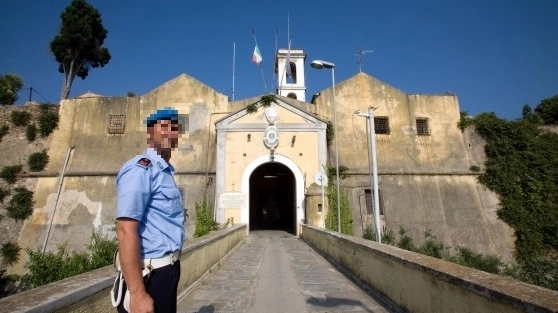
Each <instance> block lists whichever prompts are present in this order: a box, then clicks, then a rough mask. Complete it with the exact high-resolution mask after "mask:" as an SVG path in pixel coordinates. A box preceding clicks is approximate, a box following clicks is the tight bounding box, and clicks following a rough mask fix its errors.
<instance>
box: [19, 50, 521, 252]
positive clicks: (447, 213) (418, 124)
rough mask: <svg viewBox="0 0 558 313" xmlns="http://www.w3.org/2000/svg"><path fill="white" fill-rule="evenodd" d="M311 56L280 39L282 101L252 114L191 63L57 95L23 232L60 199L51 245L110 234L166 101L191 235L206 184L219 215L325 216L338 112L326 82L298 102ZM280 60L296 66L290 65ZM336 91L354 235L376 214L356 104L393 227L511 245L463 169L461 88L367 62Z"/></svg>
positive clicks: (33, 239) (468, 149)
mask: <svg viewBox="0 0 558 313" xmlns="http://www.w3.org/2000/svg"><path fill="white" fill-rule="evenodd" d="M287 55H288V56H289V59H288V60H287ZM305 59H306V55H305V53H304V51H303V50H302V49H292V50H291V53H290V54H288V53H287V51H286V50H284V49H279V50H278V51H277V54H276V62H275V64H276V73H277V74H278V82H279V83H278V87H277V95H276V102H277V103H275V104H273V105H271V106H269V107H267V108H263V107H260V108H259V109H258V111H257V112H256V113H251V114H250V113H248V112H247V110H246V107H247V106H248V105H250V104H253V103H258V102H259V101H260V99H261V97H255V98H250V99H243V100H239V101H234V102H230V101H229V100H228V97H227V96H226V95H224V94H221V93H219V92H217V91H216V90H214V89H212V88H211V87H209V86H207V85H205V84H203V83H202V82H200V81H197V80H196V79H194V78H192V77H190V76H188V75H186V74H182V75H180V76H178V77H176V78H174V79H172V80H170V81H168V82H166V83H164V84H163V85H161V86H159V87H158V88H156V89H154V90H152V91H150V92H148V93H146V94H144V95H142V96H139V97H79V98H76V99H69V100H63V101H62V102H61V103H60V111H59V112H60V124H59V127H58V129H57V130H56V131H55V133H54V134H53V137H52V142H51V147H50V150H49V151H48V154H49V157H50V163H49V165H48V167H47V169H46V173H45V174H44V175H43V176H42V177H38V178H36V186H35V190H36V191H35V201H36V203H35V210H34V213H33V216H32V217H31V218H29V219H28V220H27V221H25V224H24V225H23V228H22V230H21V233H20V238H19V244H20V245H21V246H22V247H31V248H32V249H36V248H37V247H41V245H42V244H43V241H44V238H45V234H46V232H47V228H48V224H49V221H50V216H51V214H52V212H53V211H54V210H55V211H54V217H53V219H52V229H51V230H50V235H49V239H48V244H47V250H53V249H55V248H56V247H57V246H58V245H60V244H62V243H64V242H67V243H68V244H69V246H70V247H71V248H74V249H83V248H84V247H85V246H86V245H87V244H88V243H89V238H90V236H91V232H92V231H93V230H97V231H99V232H100V233H101V234H107V233H110V229H111V228H112V227H113V226H114V223H115V221H114V212H115V209H116V208H115V203H116V201H115V196H116V188H115V178H116V174H117V173H118V170H119V169H120V167H121V166H122V164H123V163H124V162H125V161H126V160H127V159H129V158H130V157H132V156H133V155H135V154H139V153H141V152H142V151H143V150H144V149H145V125H144V124H143V121H144V119H145V117H146V116H147V115H148V114H150V113H151V112H152V111H153V110H155V109H156V108H162V107H168V106H172V107H175V108H177V109H178V110H179V112H180V113H181V114H182V115H184V117H185V121H186V124H185V134H184V136H183V137H182V139H181V142H180V144H179V147H178V149H177V151H176V152H175V153H174V154H173V157H172V159H171V162H172V164H173V165H174V166H175V168H176V183H177V184H178V185H179V187H180V188H181V189H182V190H183V192H184V194H185V195H186V197H185V205H186V207H187V209H188V215H189V218H188V219H187V222H186V227H187V232H188V234H189V236H192V234H193V232H194V228H195V218H196V213H195V203H201V202H202V200H203V199H204V197H205V198H206V199H207V200H208V202H209V203H210V204H212V205H214V206H215V218H216V220H217V222H219V223H222V224H224V223H226V222H227V221H229V222H231V221H233V222H234V223H245V224H248V226H249V229H250V230H255V229H282V230H286V231H289V232H291V233H293V234H297V232H298V229H299V228H298V227H297V226H298V225H299V224H300V223H303V222H305V223H309V224H312V225H316V226H320V227H324V218H325V215H326V214H327V210H328V203H327V197H326V201H325V202H326V203H322V196H321V187H320V186H319V185H318V183H317V182H316V181H315V176H316V173H319V172H323V171H324V167H325V166H326V165H329V166H334V161H333V160H334V159H335V149H334V145H333V144H332V145H331V146H330V145H328V143H327V135H326V134H327V127H328V122H330V121H333V107H332V89H331V88H329V89H326V90H322V91H320V92H318V93H316V94H314V96H313V97H312V100H311V101H310V102H307V101H306V99H307V97H306V92H307V90H306V86H305V75H304V71H305V66H307V65H306V64H305ZM285 66H289V67H290V71H291V73H292V77H286V74H285V73H286V71H285ZM335 91H336V107H337V124H338V125H337V128H338V134H335V136H338V137H337V138H338V140H339V155H338V158H339V164H340V165H342V166H346V167H347V168H348V171H347V173H346V174H347V178H345V179H343V180H341V184H340V186H341V190H342V191H343V192H346V194H347V196H348V202H349V206H350V209H351V211H352V219H353V228H354V230H355V235H356V236H361V235H362V232H363V229H365V228H366V226H371V227H373V225H374V223H373V210H372V197H371V196H370V194H371V190H370V177H369V161H368V144H367V138H368V137H367V128H366V119H364V118H361V117H358V116H356V115H355V113H354V112H355V111H356V110H360V111H362V112H366V111H367V109H368V107H370V106H372V107H374V108H375V111H374V114H375V119H374V125H375V130H376V136H375V140H376V147H377V164H378V177H379V178H378V180H379V184H378V187H379V191H380V193H379V202H380V214H381V221H382V227H383V228H384V229H391V230H394V231H396V232H397V231H398V230H399V229H400V227H403V228H405V229H406V230H407V232H408V234H410V235H412V236H413V237H414V238H415V239H416V240H417V241H418V242H422V239H423V234H424V231H427V230H429V231H430V232H431V233H432V234H434V235H435V236H436V238H437V239H438V240H441V241H442V242H443V243H444V244H446V245H448V246H454V247H456V246H465V247H469V248H471V249H472V250H474V251H477V252H482V253H490V254H498V255H500V256H501V257H502V258H503V259H504V260H510V259H511V258H512V255H513V240H514V238H513V231H512V229H511V228H509V227H508V226H507V225H506V224H504V223H503V222H502V221H500V220H499V219H498V218H497V216H496V208H497V206H498V198H497V196H496V195H495V194H494V193H492V192H490V191H488V190H487V189H485V188H484V187H483V186H482V185H480V184H479V183H478V182H477V176H478V173H477V172H472V171H471V170H470V169H469V168H470V167H471V166H473V165H476V166H480V167H481V168H482V165H483V164H484V156H483V142H482V140H481V139H480V138H479V137H478V136H476V135H475V133H474V132H473V131H470V130H467V131H465V132H464V133H462V132H461V131H460V130H459V129H458V127H457V123H458V121H459V118H460V111H459V104H458V100H457V97H456V96H455V95H453V94H443V95H413V94H406V93H405V92H403V91H401V90H399V89H397V88H395V87H392V86H390V85H388V84H386V83H384V82H382V81H380V80H378V79H376V78H374V77H372V76H370V75H368V74H366V73H362V72H361V73H358V74H356V75H354V76H352V77H349V78H348V79H346V80H344V81H341V82H339V83H338V84H337V85H336V86H335ZM66 159H67V163H66V162H65V161H66ZM65 164H66V167H64V165H65ZM61 173H64V175H63V177H64V178H63V183H62V185H61V188H60V195H59V197H57V191H58V186H59V182H60V174H61ZM55 206H56V208H55Z"/></svg>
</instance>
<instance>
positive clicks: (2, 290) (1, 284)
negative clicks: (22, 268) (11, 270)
mask: <svg viewBox="0 0 558 313" xmlns="http://www.w3.org/2000/svg"><path fill="white" fill-rule="evenodd" d="M8 283H9V278H8V276H7V275H6V270H0V298H3V297H5V296H7V295H8V292H7V290H6V289H7V288H6V287H7V286H8Z"/></svg>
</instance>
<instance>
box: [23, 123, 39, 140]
mask: <svg viewBox="0 0 558 313" xmlns="http://www.w3.org/2000/svg"><path fill="white" fill-rule="evenodd" d="M25 137H27V141H29V142H33V141H35V139H37V126H35V124H29V125H27V128H26V129H25Z"/></svg>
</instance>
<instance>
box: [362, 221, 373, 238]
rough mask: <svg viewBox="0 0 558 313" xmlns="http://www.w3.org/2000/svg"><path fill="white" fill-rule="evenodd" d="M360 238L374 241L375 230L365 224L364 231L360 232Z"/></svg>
mask: <svg viewBox="0 0 558 313" xmlns="http://www.w3.org/2000/svg"><path fill="white" fill-rule="evenodd" d="M362 238H364V239H368V240H372V241H375V240H376V232H375V231H374V228H372V226H370V225H366V228H365V229H364V232H362Z"/></svg>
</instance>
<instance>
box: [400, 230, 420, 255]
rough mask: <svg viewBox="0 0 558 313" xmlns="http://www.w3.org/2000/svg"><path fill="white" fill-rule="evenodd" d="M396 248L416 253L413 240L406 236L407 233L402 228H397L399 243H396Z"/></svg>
mask: <svg viewBox="0 0 558 313" xmlns="http://www.w3.org/2000/svg"><path fill="white" fill-rule="evenodd" d="M397 246H398V247H399V248H401V249H405V250H409V251H415V252H416V247H415V243H414V242H413V238H411V237H410V236H409V235H407V231H406V230H405V229H404V228H403V227H400V228H399V241H398V242H397Z"/></svg>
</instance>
